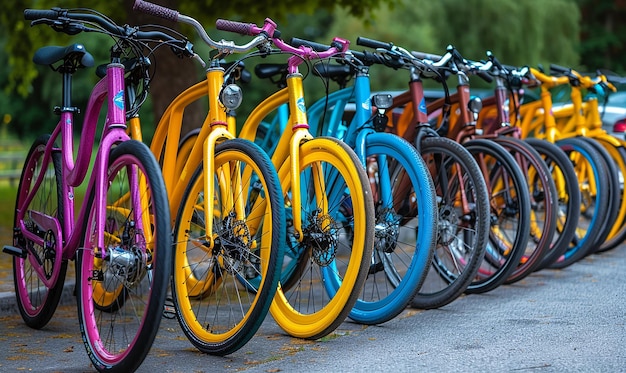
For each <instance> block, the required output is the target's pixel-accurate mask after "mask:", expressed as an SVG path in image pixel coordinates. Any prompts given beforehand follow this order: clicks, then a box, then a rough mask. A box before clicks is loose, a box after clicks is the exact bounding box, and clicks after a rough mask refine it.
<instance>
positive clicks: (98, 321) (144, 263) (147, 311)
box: [76, 140, 172, 371]
mask: <svg viewBox="0 0 626 373" xmlns="http://www.w3.org/2000/svg"><path fill="white" fill-rule="evenodd" d="M105 176H106V180H103V188H104V189H103V190H102V191H103V192H104V195H105V198H106V201H105V203H106V206H97V205H96V202H95V197H94V195H95V193H93V191H92V193H89V197H88V199H87V201H86V203H87V211H88V212H89V215H88V217H87V219H86V220H85V221H84V235H85V236H84V245H83V248H81V249H80V250H78V252H77V259H76V265H77V275H76V276H77V280H76V296H77V303H78V314H79V318H78V320H79V324H80V330H81V333H82V336H83V342H84V345H85V348H86V349H87V354H88V356H89V358H90V359H91V362H92V363H93V365H94V367H95V368H96V369H97V370H99V371H134V370H135V369H137V368H138V367H139V365H140V364H141V363H142V362H143V360H144V358H145V357H146V355H147V354H148V352H149V350H150V347H151V346H152V342H153V341H154V338H155V336H156V334H157V331H158V329H159V324H160V322H161V317H162V314H163V307H164V302H165V296H166V293H167V286H168V280H169V277H170V273H171V259H172V256H171V255H172V250H171V229H170V223H169V222H170V220H169V219H170V213H169V205H168V201H167V195H166V192H165V185H164V184H163V177H162V176H161V171H160V168H159V166H158V163H157V162H156V160H155V159H154V157H153V155H152V153H151V152H150V149H148V147H147V146H146V145H144V144H143V143H141V142H138V141H134V140H130V141H125V142H123V143H121V144H119V145H117V146H115V147H114V148H113V149H111V152H110V155H109V166H108V170H107V173H106V175H105ZM96 188H97V186H94V188H93V189H94V190H95V189H96ZM98 212H99V213H100V214H101V215H103V217H104V223H105V224H104V227H103V228H101V229H98V227H97V226H96V215H97V214H98Z"/></svg>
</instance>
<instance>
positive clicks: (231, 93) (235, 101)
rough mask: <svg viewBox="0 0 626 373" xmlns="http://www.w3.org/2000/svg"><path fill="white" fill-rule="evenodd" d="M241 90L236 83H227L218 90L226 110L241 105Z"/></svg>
mask: <svg viewBox="0 0 626 373" xmlns="http://www.w3.org/2000/svg"><path fill="white" fill-rule="evenodd" d="M242 100H243V92H242V91H241V88H240V87H239V86H238V85H236V84H229V85H227V86H225V87H224V88H223V89H222V92H220V101H221V102H222V104H223V105H224V106H225V107H226V108H227V109H228V110H235V109H237V108H238V107H239V105H241V101H242Z"/></svg>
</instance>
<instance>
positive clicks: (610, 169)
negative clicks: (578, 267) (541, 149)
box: [580, 137, 622, 255]
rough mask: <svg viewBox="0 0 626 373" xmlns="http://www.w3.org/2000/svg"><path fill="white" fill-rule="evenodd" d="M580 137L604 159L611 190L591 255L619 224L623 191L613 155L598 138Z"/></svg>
mask: <svg viewBox="0 0 626 373" xmlns="http://www.w3.org/2000/svg"><path fill="white" fill-rule="evenodd" d="M580 139H581V140H583V141H586V142H587V143H589V144H590V145H591V146H593V147H594V149H595V150H596V151H597V152H598V154H600V156H601V158H602V160H603V161H604V165H605V167H606V170H607V172H606V178H607V185H608V190H609V194H608V205H609V210H608V212H607V215H606V217H605V219H604V223H603V224H602V231H601V233H599V234H598V235H597V236H596V237H595V240H594V241H593V245H592V246H591V250H590V251H589V252H587V255H589V254H593V253H595V252H596V251H597V250H599V249H600V248H601V247H602V245H604V242H605V241H606V239H607V238H608V237H609V234H610V232H611V230H612V228H613V226H614V225H615V224H617V222H616V218H617V215H618V213H619V210H620V207H621V199H622V193H621V190H620V185H619V178H618V177H619V176H618V169H617V164H616V163H615V160H614V159H613V157H612V155H611V154H610V153H609V152H608V150H607V149H606V148H605V147H603V146H602V144H600V143H599V142H598V141H597V140H596V139H593V138H588V137H581V138H580Z"/></svg>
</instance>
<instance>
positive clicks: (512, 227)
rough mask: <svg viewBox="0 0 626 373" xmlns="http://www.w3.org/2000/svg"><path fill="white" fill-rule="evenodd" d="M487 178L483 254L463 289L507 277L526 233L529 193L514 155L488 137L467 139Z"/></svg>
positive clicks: (477, 289) (486, 287)
mask: <svg viewBox="0 0 626 373" xmlns="http://www.w3.org/2000/svg"><path fill="white" fill-rule="evenodd" d="M464 145H465V147H466V148H467V150H469V152H470V153H472V154H473V155H474V157H475V158H476V159H478V164H479V167H481V169H482V170H483V175H485V177H486V180H487V182H488V187H487V189H488V192H489V203H490V206H491V228H490V233H489V243H488V244H487V249H486V251H485V258H484V260H483V263H482V264H481V266H480V268H479V269H478V273H477V275H476V278H475V279H474V281H472V283H471V284H470V285H469V286H468V287H467V290H466V292H467V293H484V292H487V291H490V290H493V289H495V288H496V287H498V286H499V285H501V284H503V283H504V282H505V281H506V279H508V278H509V277H510V276H511V274H512V273H513V271H514V270H515V269H516V268H517V266H518V265H519V263H520V261H521V259H522V256H523V255H524V252H525V250H526V247H527V246H528V240H529V237H530V196H529V193H528V190H529V188H528V183H527V182H526V177H525V176H524V174H523V173H522V170H521V169H520V168H519V166H518V164H517V162H516V161H515V158H514V157H513V156H512V155H511V154H510V153H509V152H508V151H507V150H506V149H504V148H503V147H502V146H500V145H498V144H497V143H495V142H493V141H491V140H484V139H477V140H470V141H467V142H466V143H465V144H464Z"/></svg>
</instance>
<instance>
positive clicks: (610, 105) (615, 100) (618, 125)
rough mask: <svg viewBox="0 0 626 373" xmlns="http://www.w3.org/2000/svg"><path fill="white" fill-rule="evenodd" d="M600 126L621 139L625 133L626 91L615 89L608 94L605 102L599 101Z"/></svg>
mask: <svg viewBox="0 0 626 373" xmlns="http://www.w3.org/2000/svg"><path fill="white" fill-rule="evenodd" d="M598 106H599V110H600V116H601V118H602V128H604V130H606V131H607V132H608V133H610V134H612V135H613V136H616V137H619V138H621V139H624V138H625V135H626V91H617V92H614V93H611V94H610V95H609V98H608V100H607V101H606V103H604V102H602V101H601V102H599V105H598Z"/></svg>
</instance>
